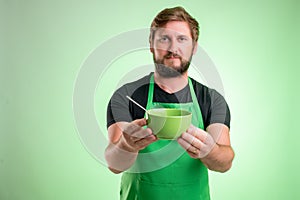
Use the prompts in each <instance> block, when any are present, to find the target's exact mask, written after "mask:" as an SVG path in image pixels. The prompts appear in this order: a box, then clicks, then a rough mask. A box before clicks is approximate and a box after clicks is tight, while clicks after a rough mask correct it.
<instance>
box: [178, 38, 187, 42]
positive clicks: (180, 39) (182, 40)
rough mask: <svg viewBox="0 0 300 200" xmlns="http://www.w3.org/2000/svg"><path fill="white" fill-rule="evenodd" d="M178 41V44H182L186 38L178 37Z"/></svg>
mask: <svg viewBox="0 0 300 200" xmlns="http://www.w3.org/2000/svg"><path fill="white" fill-rule="evenodd" d="M178 41H179V42H184V41H187V38H186V37H179V38H178Z"/></svg>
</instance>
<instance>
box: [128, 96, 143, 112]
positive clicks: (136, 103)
mask: <svg viewBox="0 0 300 200" xmlns="http://www.w3.org/2000/svg"><path fill="white" fill-rule="evenodd" d="M126 97H127V99H129V100H130V101H132V102H133V103H134V104H135V105H137V106H138V107H140V108H141V109H143V110H144V111H145V112H146V113H148V111H147V110H146V109H145V108H144V107H143V106H141V105H140V104H139V103H138V102H136V101H135V100H133V99H132V98H130V97H129V96H126Z"/></svg>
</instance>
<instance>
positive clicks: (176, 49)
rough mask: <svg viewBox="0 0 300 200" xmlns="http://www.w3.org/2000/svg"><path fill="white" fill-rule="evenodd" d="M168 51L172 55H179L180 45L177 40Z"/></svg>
mask: <svg viewBox="0 0 300 200" xmlns="http://www.w3.org/2000/svg"><path fill="white" fill-rule="evenodd" d="M168 51H169V52H172V53H178V44H177V42H176V41H175V40H172V41H171V42H170V45H169V49H168Z"/></svg>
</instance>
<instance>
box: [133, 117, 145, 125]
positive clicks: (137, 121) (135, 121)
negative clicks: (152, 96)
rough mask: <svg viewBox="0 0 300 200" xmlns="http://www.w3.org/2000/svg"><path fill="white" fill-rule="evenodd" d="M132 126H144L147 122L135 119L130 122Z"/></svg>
mask: <svg viewBox="0 0 300 200" xmlns="http://www.w3.org/2000/svg"><path fill="white" fill-rule="evenodd" d="M132 123H133V124H136V125H138V126H145V125H146V124H147V121H146V119H145V118H142V119H136V120H134V121H132Z"/></svg>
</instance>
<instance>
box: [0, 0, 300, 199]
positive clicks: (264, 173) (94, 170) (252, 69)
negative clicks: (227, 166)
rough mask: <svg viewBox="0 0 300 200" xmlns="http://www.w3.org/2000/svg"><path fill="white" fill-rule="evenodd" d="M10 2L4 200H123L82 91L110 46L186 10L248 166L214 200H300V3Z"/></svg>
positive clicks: (214, 176) (3, 29)
mask: <svg viewBox="0 0 300 200" xmlns="http://www.w3.org/2000/svg"><path fill="white" fill-rule="evenodd" d="M0 2H1V4H0V20H1V21H0V23H1V24H0V25H1V26H0V34H1V35H0V36H1V37H0V44H1V45H0V52H1V54H0V56H1V57H0V63H1V71H0V77H1V79H0V113H1V124H0V131H1V132H0V133H1V134H0V199H1V200H40V199H43V200H53V199H61V200H69V199H72V200H73V199H89V200H93V199H112V200H114V199H118V191H119V181H120V175H113V174H112V173H110V172H109V171H108V170H107V169H106V168H105V167H104V166H103V165H102V164H100V163H99V162H97V161H96V160H95V159H94V158H93V157H92V156H91V155H90V154H89V153H88V152H87V151H86V150H85V148H84V147H83V145H82V144H81V142H80V139H79V136H78V134H77V131H76V125H75V122H74V118H73V111H72V93H73V87H74V82H75V79H76V76H77V73H78V72H79V70H80V66H81V64H82V62H83V61H84V60H85V59H86V58H87V57H88V55H89V54H90V52H91V51H92V50H94V49H95V48H96V47H97V46H98V45H99V44H101V42H104V41H105V40H107V39H108V38H111V37H112V36H113V35H117V34H119V33H121V32H124V31H130V30H133V29H137V28H145V27H148V26H149V25H150V22H151V20H152V19H153V17H154V16H155V15H156V14H157V12H159V11H160V10H161V9H163V8H165V7H169V6H174V5H182V6H184V7H185V8H186V9H187V10H188V11H189V12H190V13H191V14H192V15H193V16H194V17H195V18H196V19H198V20H199V22H200V25H201V37H200V40H199V42H200V45H201V46H202V47H203V48H204V49H205V50H206V51H207V52H208V54H209V55H210V57H211V58H212V59H213V60H214V62H215V64H216V65H217V68H218V71H219V73H220V75H221V78H222V81H223V84H224V89H225V98H226V99H227V101H228V104H229V105H230V108H231V113H232V123H231V124H232V125H231V126H232V128H231V137H232V144H233V147H234V149H235V151H236V158H235V160H234V164H233V167H232V169H231V170H230V171H229V172H227V173H225V174H220V173H215V172H211V173H210V185H211V193H212V198H213V199H214V200H224V199H231V200H241V199H243V200H248V199H249V200H250V199H251V200H252V199H262V200H265V199H273V200H275V199H276V200H277V199H278V200H279V199H300V193H299V184H300V182H299V179H300V176H299V169H300V164H299V150H300V148H299V139H300V137H299V130H298V127H297V124H298V123H297V120H299V117H298V113H299V111H300V109H299V106H298V102H299V100H300V99H299V95H298V93H299V86H297V85H299V80H298V77H299V64H300V63H299V51H300V50H299V48H298V46H299V40H296V38H297V37H299V23H300V20H299V9H300V6H299V1H297V0H294V1H292V0H286V1H283V0H282V1H277V2H276V3H275V2H274V1H271V0H267V1H258V0H254V1H238V0H235V1H234V0H229V1H226V2H225V1H221V0H220V1H210V2H209V1H196V0H194V1H188V2H185V3H184V1H182V2H180V1H178V2H177V1H147V2H146V1H137V0H136V1H126V2H125V1H115V0H111V1H103V2H101V1H96V0H94V1H58V0H57V1H38V0H36V1H34V0H27V1H17V0H1V1H0ZM150 2H151V3H150ZM174 2H175V3H174ZM145 39H147V38H145ZM297 39H298V38H297ZM145 55H146V56H145ZM147 55H148V54H143V55H142V56H138V54H137V57H139V58H137V61H138V62H137V63H138V64H141V60H142V59H141V58H145V59H146V60H147V62H148V61H151V57H149V56H148V57H147ZM143 56H145V57H143ZM131 57H132V58H133V57H134V56H131ZM296 59H298V60H297V61H296ZM121 60H122V59H120V60H119V61H121ZM130 60H131V59H127V60H126V58H124V63H126V62H127V63H128V64H131V63H130ZM125 61H126V62H125ZM118 63H119V64H118ZM120 63H122V62H116V63H115V66H118V65H120V66H121V65H122V66H123V68H124V69H123V70H124V72H126V65H124V63H123V64H120ZM127 63H126V64H127ZM146 64H148V63H146ZM115 71H116V70H115ZM128 71H130V67H129V66H128ZM107 80H109V79H107ZM101 84H105V82H104V83H101V82H100V83H99V87H100V86H101ZM106 84H107V85H108V89H107V91H105V92H104V93H103V94H104V97H103V99H102V100H101V101H100V100H97V99H99V96H97V95H96V97H95V99H96V103H95V106H96V115H97V116H98V118H99V124H100V125H101V126H104V124H105V122H104V119H105V106H106V104H107V99H108V97H109V95H111V93H112V92H113V91H110V90H109V89H110V88H114V86H110V85H109V84H108V83H107V81H106ZM99 90H100V89H99ZM99 92H100V91H99ZM97 94H98V93H97ZM102 128H104V127H102Z"/></svg>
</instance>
